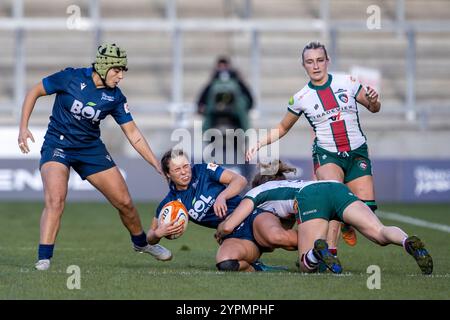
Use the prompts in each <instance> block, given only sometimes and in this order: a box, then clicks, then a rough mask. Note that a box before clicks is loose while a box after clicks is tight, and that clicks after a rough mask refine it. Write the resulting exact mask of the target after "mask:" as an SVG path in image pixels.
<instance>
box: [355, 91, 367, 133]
mask: <svg viewBox="0 0 450 320" xmlns="http://www.w3.org/2000/svg"><path fill="white" fill-rule="evenodd" d="M355 102H356V121H357V122H358V129H359V132H360V133H361V135H362V136H363V137H364V139H365V140H366V142H367V137H366V135H365V134H364V132H363V131H362V129H361V121H359V109H358V101H356V99H355Z"/></svg>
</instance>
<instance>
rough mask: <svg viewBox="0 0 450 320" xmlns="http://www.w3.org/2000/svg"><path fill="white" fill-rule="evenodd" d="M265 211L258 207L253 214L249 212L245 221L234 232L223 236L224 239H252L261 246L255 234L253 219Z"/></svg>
mask: <svg viewBox="0 0 450 320" xmlns="http://www.w3.org/2000/svg"><path fill="white" fill-rule="evenodd" d="M263 212H264V210H261V209H258V208H256V209H255V210H253V212H252V213H251V214H249V215H248V217H247V218H245V220H244V221H243V222H241V224H240V225H239V226H237V227H236V228H235V229H234V231H233V232H232V233H230V234H229V235H226V236H225V237H223V239H224V240H225V239H228V238H237V239H245V240H250V241H252V242H253V243H255V244H256V245H257V246H258V248H259V245H258V243H257V242H256V240H255V236H254V235H253V221H254V220H255V218H256V217H257V216H258V215H259V214H261V213H263Z"/></svg>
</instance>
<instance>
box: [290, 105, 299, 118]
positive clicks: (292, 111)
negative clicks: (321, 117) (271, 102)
mask: <svg viewBox="0 0 450 320" xmlns="http://www.w3.org/2000/svg"><path fill="white" fill-rule="evenodd" d="M287 109H288V111H289V112H290V113H293V114H295V115H296V116H297V117H300V116H301V115H302V112H301V111H300V113H297V112H295V111H294V110H292V109H291V108H289V107H288V108H287Z"/></svg>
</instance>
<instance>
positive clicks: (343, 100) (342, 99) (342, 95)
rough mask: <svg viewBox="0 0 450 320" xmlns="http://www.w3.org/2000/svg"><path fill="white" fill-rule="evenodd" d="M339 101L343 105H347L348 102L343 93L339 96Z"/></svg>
mask: <svg viewBox="0 0 450 320" xmlns="http://www.w3.org/2000/svg"><path fill="white" fill-rule="evenodd" d="M339 100H341V101H342V102H343V103H347V102H348V96H347V95H346V94H345V93H343V94H340V95H339Z"/></svg>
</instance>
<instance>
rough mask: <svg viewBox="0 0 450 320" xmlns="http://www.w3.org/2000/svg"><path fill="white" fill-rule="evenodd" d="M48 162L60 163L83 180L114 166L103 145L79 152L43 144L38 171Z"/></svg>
mask: <svg viewBox="0 0 450 320" xmlns="http://www.w3.org/2000/svg"><path fill="white" fill-rule="evenodd" d="M49 161H56V162H59V163H62V164H64V165H65V166H67V168H69V169H70V167H72V168H73V170H75V171H76V172H77V173H78V174H79V175H80V177H81V179H83V180H85V179H86V177H88V176H90V175H91V174H94V173H98V172H101V171H105V170H108V169H110V168H112V167H115V166H116V164H115V163H114V160H113V159H112V158H111V156H110V154H109V153H108V151H107V150H106V147H105V146H104V145H102V146H98V147H95V148H87V149H81V150H80V149H61V148H55V147H52V146H49V145H47V144H45V143H44V145H43V146H42V149H41V161H40V163H39V169H40V168H41V167H42V165H43V164H44V163H46V162H49Z"/></svg>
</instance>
